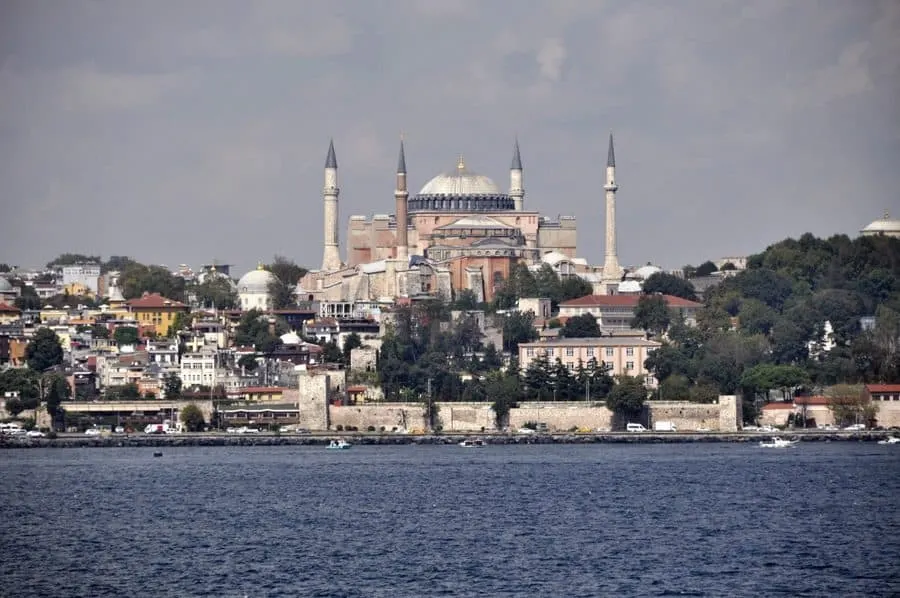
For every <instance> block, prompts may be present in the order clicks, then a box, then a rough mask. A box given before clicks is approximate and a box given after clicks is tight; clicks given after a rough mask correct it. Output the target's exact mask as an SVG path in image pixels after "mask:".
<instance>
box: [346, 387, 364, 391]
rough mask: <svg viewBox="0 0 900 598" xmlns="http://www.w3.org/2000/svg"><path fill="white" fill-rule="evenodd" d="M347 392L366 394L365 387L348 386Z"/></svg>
mask: <svg viewBox="0 0 900 598" xmlns="http://www.w3.org/2000/svg"><path fill="white" fill-rule="evenodd" d="M347 392H366V387H365V386H348V387H347Z"/></svg>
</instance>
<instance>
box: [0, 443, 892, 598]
mask: <svg viewBox="0 0 900 598" xmlns="http://www.w3.org/2000/svg"><path fill="white" fill-rule="evenodd" d="M163 451H164V455H163V457H161V458H154V457H153V449H66V450H60V449H55V450H53V449H48V450H43V449H31V450H7V451H2V452H0V474H2V485H0V505H2V509H3V515H2V520H3V533H2V535H0V555H2V558H0V572H2V575H0V577H2V579H0V581H2V583H0V595H4V596H5V595H9V596H90V597H99V596H223V597H229V596H235V597H243V596H249V597H251V598H255V597H265V596H348V597H349V596H366V597H369V596H384V597H395V596H509V597H511V596H891V595H898V594H900V577H898V575H900V573H898V572H900V447H897V446H877V445H874V444H857V443H852V444H851V443H831V444H819V443H810V444H802V445H800V446H799V447H796V448H794V449H788V450H784V451H766V450H761V449H759V448H758V447H755V446H743V445H728V444H723V445H710V444H696V445H637V446H610V445H587V446H586V445H577V446H575V445H573V446H489V447H487V448H484V449H463V448H459V447H455V446H444V447H439V446H400V447H377V446H373V447H354V448H353V449H351V450H349V451H327V450H325V449H323V448H318V447H272V448H268V447H267V448H262V447H260V448H253V447H240V448H180V449H175V448H171V449H163Z"/></svg>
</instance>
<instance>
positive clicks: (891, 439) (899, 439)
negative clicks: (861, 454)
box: [878, 436, 900, 444]
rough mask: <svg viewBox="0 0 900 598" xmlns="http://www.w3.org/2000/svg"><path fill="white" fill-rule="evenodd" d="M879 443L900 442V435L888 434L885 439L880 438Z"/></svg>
mask: <svg viewBox="0 0 900 598" xmlns="http://www.w3.org/2000/svg"><path fill="white" fill-rule="evenodd" d="M878 444H900V437H897V436H888V437H887V438H884V439H883V440H879V441H878Z"/></svg>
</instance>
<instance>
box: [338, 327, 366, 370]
mask: <svg viewBox="0 0 900 598" xmlns="http://www.w3.org/2000/svg"><path fill="white" fill-rule="evenodd" d="M362 344H363V343H362V339H361V338H360V337H359V335H358V334H357V333H355V332H351V333H350V334H348V335H347V337H346V338H345V339H344V360H343V361H344V363H345V364H347V365H350V354H351V352H352V351H353V349H358V348H360V347H362Z"/></svg>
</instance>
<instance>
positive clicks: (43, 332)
mask: <svg viewBox="0 0 900 598" xmlns="http://www.w3.org/2000/svg"><path fill="white" fill-rule="evenodd" d="M25 359H26V361H27V363H28V367H29V368H31V369H32V370H34V371H36V372H43V371H44V370H46V369H47V368H50V367H53V366H55V365H59V364H60V363H62V360H63V349H62V344H61V343H60V342H59V337H58V336H56V333H55V332H53V331H52V330H50V329H49V328H39V329H38V331H37V332H36V333H35V335H34V338H32V339H31V342H30V343H28V346H26V347H25Z"/></svg>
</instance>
